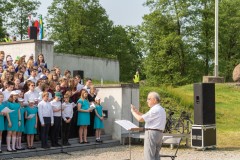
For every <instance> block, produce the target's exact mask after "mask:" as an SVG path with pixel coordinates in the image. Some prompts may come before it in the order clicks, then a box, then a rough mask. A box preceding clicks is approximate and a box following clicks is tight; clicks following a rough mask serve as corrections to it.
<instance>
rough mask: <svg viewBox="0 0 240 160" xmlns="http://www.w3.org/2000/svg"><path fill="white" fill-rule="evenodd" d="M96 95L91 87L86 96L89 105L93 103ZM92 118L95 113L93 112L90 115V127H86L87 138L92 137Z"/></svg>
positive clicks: (94, 89)
mask: <svg viewBox="0 0 240 160" xmlns="http://www.w3.org/2000/svg"><path fill="white" fill-rule="evenodd" d="M96 94H97V92H96V88H95V87H94V86H93V85H92V86H91V87H90V92H89V94H88V101H89V103H90V105H92V104H94V103H95V98H96ZM94 117H95V112H94V111H93V112H91V113H90V126H89V127H88V136H94Z"/></svg>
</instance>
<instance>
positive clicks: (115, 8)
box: [38, 0, 149, 26]
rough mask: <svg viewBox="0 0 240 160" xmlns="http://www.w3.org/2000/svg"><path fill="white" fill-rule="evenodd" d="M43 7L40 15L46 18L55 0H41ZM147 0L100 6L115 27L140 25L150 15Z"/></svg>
mask: <svg viewBox="0 0 240 160" xmlns="http://www.w3.org/2000/svg"><path fill="white" fill-rule="evenodd" d="M40 1H41V3H42V4H41V6H40V8H39V10H38V13H39V14H42V15H43V16H45V15H46V14H47V7H48V6H50V5H51V3H52V1H53V0H40ZM145 1H146V0H100V4H101V5H102V6H103V8H105V10H106V12H107V14H108V16H109V19H110V20H112V21H113V22H114V24H115V25H124V26H125V25H140V24H141V23H142V17H143V16H144V14H147V13H149V10H148V8H147V7H144V6H143V3H144V2H145Z"/></svg>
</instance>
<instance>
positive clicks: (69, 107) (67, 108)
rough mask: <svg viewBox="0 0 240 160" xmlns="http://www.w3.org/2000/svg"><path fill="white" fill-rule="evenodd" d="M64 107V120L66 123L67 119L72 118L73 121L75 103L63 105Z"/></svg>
mask: <svg viewBox="0 0 240 160" xmlns="http://www.w3.org/2000/svg"><path fill="white" fill-rule="evenodd" d="M62 106H63V108H64V110H63V112H62V118H63V120H64V121H66V120H67V119H66V118H67V117H68V118H71V119H72V117H73V107H74V104H73V103H65V102H64V103H63V104H62Z"/></svg>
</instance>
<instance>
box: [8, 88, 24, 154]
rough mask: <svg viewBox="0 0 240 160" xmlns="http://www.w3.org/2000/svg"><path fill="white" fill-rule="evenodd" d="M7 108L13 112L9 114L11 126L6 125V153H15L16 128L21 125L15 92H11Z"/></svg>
mask: <svg viewBox="0 0 240 160" xmlns="http://www.w3.org/2000/svg"><path fill="white" fill-rule="evenodd" d="M7 106H8V108H9V109H11V110H13V112H11V113H9V117H10V120H11V126H10V125H9V124H8V123H6V126H7V151H8V152H16V151H17V150H16V148H15V145H16V133H17V131H18V127H19V126H20V125H21V115H20V104H19V103H18V93H17V92H16V91H12V92H11V94H10V97H9V98H8V102H7ZM11 139H12V147H11V146H10V143H11Z"/></svg>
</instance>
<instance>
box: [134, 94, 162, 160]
mask: <svg viewBox="0 0 240 160" xmlns="http://www.w3.org/2000/svg"><path fill="white" fill-rule="evenodd" d="M159 103H160V96H159V94H158V93H156V92H150V93H149V94H148V97H147V104H148V106H149V108H150V110H149V111H148V112H147V113H145V114H143V113H140V112H139V111H138V110H137V109H136V107H135V106H133V105H131V112H132V114H133V116H134V117H135V118H136V119H137V121H139V122H145V137H144V160H159V159H160V156H159V153H160V149H161V146H162V137H163V131H164V128H165V123H166V112H165V110H164V108H163V107H162V106H161V105H160V104H159Z"/></svg>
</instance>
